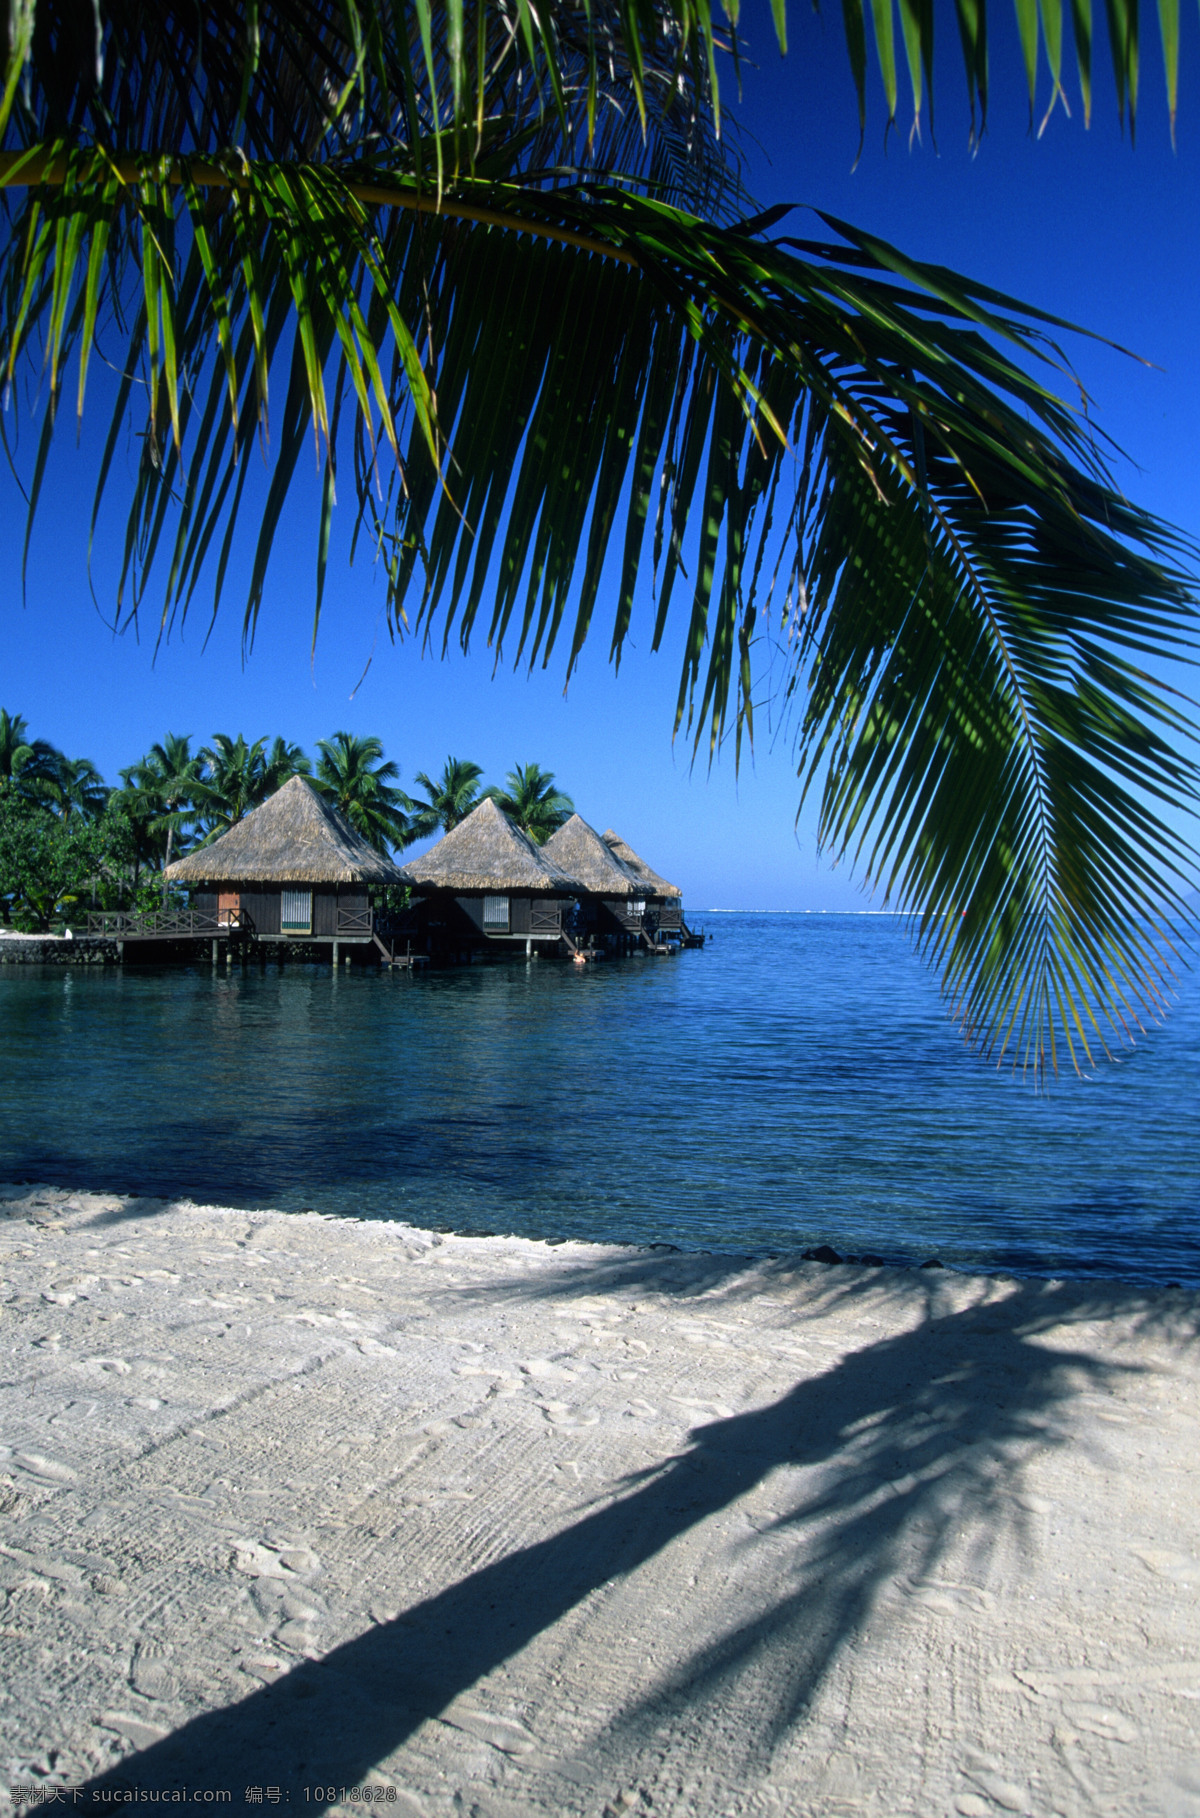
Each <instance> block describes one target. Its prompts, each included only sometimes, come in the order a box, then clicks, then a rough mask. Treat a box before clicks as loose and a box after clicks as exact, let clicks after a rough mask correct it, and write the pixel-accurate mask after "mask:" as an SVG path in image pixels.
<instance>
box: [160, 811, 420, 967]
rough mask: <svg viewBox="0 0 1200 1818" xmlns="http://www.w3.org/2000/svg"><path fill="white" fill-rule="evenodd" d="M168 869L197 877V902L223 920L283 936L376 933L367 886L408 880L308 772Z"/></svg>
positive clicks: (175, 878) (171, 874)
mask: <svg viewBox="0 0 1200 1818" xmlns="http://www.w3.org/2000/svg"><path fill="white" fill-rule="evenodd" d="M166 875H167V879H168V881H169V882H170V883H173V884H189V885H191V886H192V906H193V908H194V909H196V910H198V911H199V912H200V913H202V914H207V915H212V916H214V917H215V918H216V920H217V923H218V925H220V926H223V927H228V928H241V929H244V930H246V931H247V932H250V933H253V934H254V935H256V936H257V937H258V938H260V939H265V940H280V941H283V940H293V939H296V938H297V937H299V938H304V939H310V940H321V941H324V940H339V941H369V940H371V939H372V937H373V917H372V913H371V905H370V899H369V897H368V894H367V892H368V887H369V886H370V885H372V884H395V885H398V886H402V885H403V884H404V882H405V879H404V877H403V876H402V875H401V872H400V870H399V868H398V867H397V866H396V865H394V864H393V863H392V862H391V860H390V859H387V858H385V857H384V856H383V854H382V853H380V852H377V851H376V850H375V848H374V847H373V846H371V845H369V844H368V843H367V841H366V840H365V839H364V838H363V837H362V835H361V834H360V833H358V832H357V831H356V829H355V828H353V827H352V826H351V825H350V823H349V821H348V820H347V819H346V818H345V816H344V815H342V814H340V813H339V812H338V810H337V809H336V808H334V807H332V806H331V805H330V803H328V802H327V801H325V800H324V798H323V797H321V796H319V795H318V794H317V792H316V790H315V789H314V788H313V787H312V784H311V783H309V782H307V781H306V780H305V778H304V777H302V776H294V777H292V778H291V779H290V780H289V781H288V782H286V783H285V784H284V785H283V787H282V789H279V790H277V791H276V793H275V794H274V795H273V796H271V797H270V798H269V800H267V801H265V802H264V803H263V804H262V806H261V807H259V808H255V809H253V810H252V811H251V813H249V814H248V815H246V816H245V818H244V819H243V820H240V821H238V822H236V823H235V825H234V826H232V827H231V828H230V829H229V831H228V832H227V833H223V834H222V835H221V837H220V838H219V839H216V840H214V841H213V842H212V844H211V846H201V847H200V848H199V849H198V850H197V851H195V852H189V853H188V855H187V857H186V858H182V859H177V860H176V862H175V863H174V864H173V865H170V866H168V868H167V874H166Z"/></svg>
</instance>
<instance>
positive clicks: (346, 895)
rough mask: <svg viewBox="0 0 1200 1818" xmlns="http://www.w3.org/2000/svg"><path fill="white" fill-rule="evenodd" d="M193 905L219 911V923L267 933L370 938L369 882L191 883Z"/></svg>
mask: <svg viewBox="0 0 1200 1818" xmlns="http://www.w3.org/2000/svg"><path fill="white" fill-rule="evenodd" d="M191 905H192V908H193V909H195V910H196V911H197V912H198V913H199V914H201V915H212V916H215V917H216V919H217V921H218V923H221V924H223V925H226V926H228V925H230V924H231V923H233V925H234V926H240V927H241V928H242V929H244V930H245V931H247V932H249V933H253V934H256V935H258V936H259V937H260V938H265V939H269V938H271V937H272V936H276V937H278V938H281V939H282V938H286V937H288V936H296V937H297V938H300V939H303V938H304V937H305V936H307V937H308V938H309V939H311V940H333V939H339V940H353V939H355V938H356V937H357V938H359V939H362V940H367V939H369V938H370V934H371V927H372V917H371V904H370V900H369V898H368V895H367V886H366V885H365V884H282V885H281V884H242V885H239V886H238V888H237V889H234V888H232V887H231V886H227V887H225V888H220V889H218V888H216V887H215V886H214V887H212V888H207V887H203V886H202V887H200V888H198V889H197V888H193V890H192V893H191ZM234 917H239V918H240V919H239V920H238V921H234Z"/></svg>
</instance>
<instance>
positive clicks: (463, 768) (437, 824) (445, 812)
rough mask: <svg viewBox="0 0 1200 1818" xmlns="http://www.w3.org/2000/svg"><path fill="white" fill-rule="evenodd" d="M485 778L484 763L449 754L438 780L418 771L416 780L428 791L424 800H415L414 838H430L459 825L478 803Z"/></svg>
mask: <svg viewBox="0 0 1200 1818" xmlns="http://www.w3.org/2000/svg"><path fill="white" fill-rule="evenodd" d="M482 778H483V767H482V765H480V764H473V763H472V762H471V761H470V760H469V759H468V758H456V757H448V758H447V759H446V762H445V763H444V764H443V765H442V771H441V775H440V776H439V777H437V778H436V779H435V778H433V777H431V776H428V775H427V774H426V772H425V771H424V770H418V771H417V774H416V777H415V779H414V780H415V781H416V783H417V784H418V785H419V786H420V788H422V789H423V790H424V791H425V799H424V800H423V801H419V800H418V801H414V802H413V803H412V819H411V822H410V826H411V827H412V833H413V838H414V839H428V838H429V837H430V836H431V835H432V834H434V833H450V832H451V831H452V830H453V828H455V827H457V826H458V823H459V822H460V821H461V820H465V818H466V816H467V815H468V814H470V812H471V810H472V808H474V807H476V806H477V804H478V802H479V799H480V783H481V780H482Z"/></svg>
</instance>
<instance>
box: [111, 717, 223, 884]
mask: <svg viewBox="0 0 1200 1818" xmlns="http://www.w3.org/2000/svg"><path fill="white" fill-rule="evenodd" d="M203 772H204V758H203V756H202V755H201V754H200V753H198V752H197V753H195V754H193V752H192V739H191V734H190V733H182V734H181V733H177V732H168V733H167V735H166V737H165V738H164V739H161V740H159V741H158V742H157V743H155V744H153V745H151V747H150V749H149V751H148V752H147V753H146V755H145V757H144V758H142V759H141V760H140V761H139V762H138V763H137V764H134V765H131V767H130V768H129V769H128V770H126V771H122V773H121V774H122V777H123V778H124V779H125V782H126V788H127V789H128V790H129V791H130V792H131V793H136V795H137V796H138V797H139V798H140V802H141V804H143V805H144V807H145V809H146V810H148V814H149V822H150V826H151V828H152V829H153V830H154V831H155V832H156V833H159V834H163V835H165V839H166V844H165V849H164V852H163V861H162V868H163V880H162V895H163V904H164V907H165V905H166V901H167V869H168V867H169V866H170V863H171V859H172V857H173V855H174V851H175V846H176V842H179V844H180V846H181V847H182V845H183V843H184V841H185V840H186V836H187V835H188V834H189V833H190V832H191V830H192V828H193V827H194V826H195V824H196V821H197V819H198V817H199V815H200V814H201V813H202V812H203V811H204V809H205V808H206V807H207V806H208V803H209V796H208V791H207V787H206V785H205V782H204V774H203Z"/></svg>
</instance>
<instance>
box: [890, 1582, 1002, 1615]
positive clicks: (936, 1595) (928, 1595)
mask: <svg viewBox="0 0 1200 1818" xmlns="http://www.w3.org/2000/svg"><path fill="white" fill-rule="evenodd" d="M908 1594H909V1596H910V1597H911V1598H912V1600H913V1602H914V1603H917V1604H920V1606H921V1608H922V1609H923V1610H936V1611H938V1612H939V1613H940V1614H941V1615H943V1616H981V1615H984V1614H986V1613H987V1612H988V1611H989V1610H992V1609H994V1608H995V1605H996V1599H995V1598H994V1597H993V1596H992V1593H991V1592H990V1591H983V1590H980V1589H979V1587H978V1586H977V1585H973V1584H950V1583H948V1582H946V1581H945V1580H943V1579H939V1578H918V1579H916V1580H915V1581H914V1582H913V1583H912V1584H911V1585H909V1586H908Z"/></svg>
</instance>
